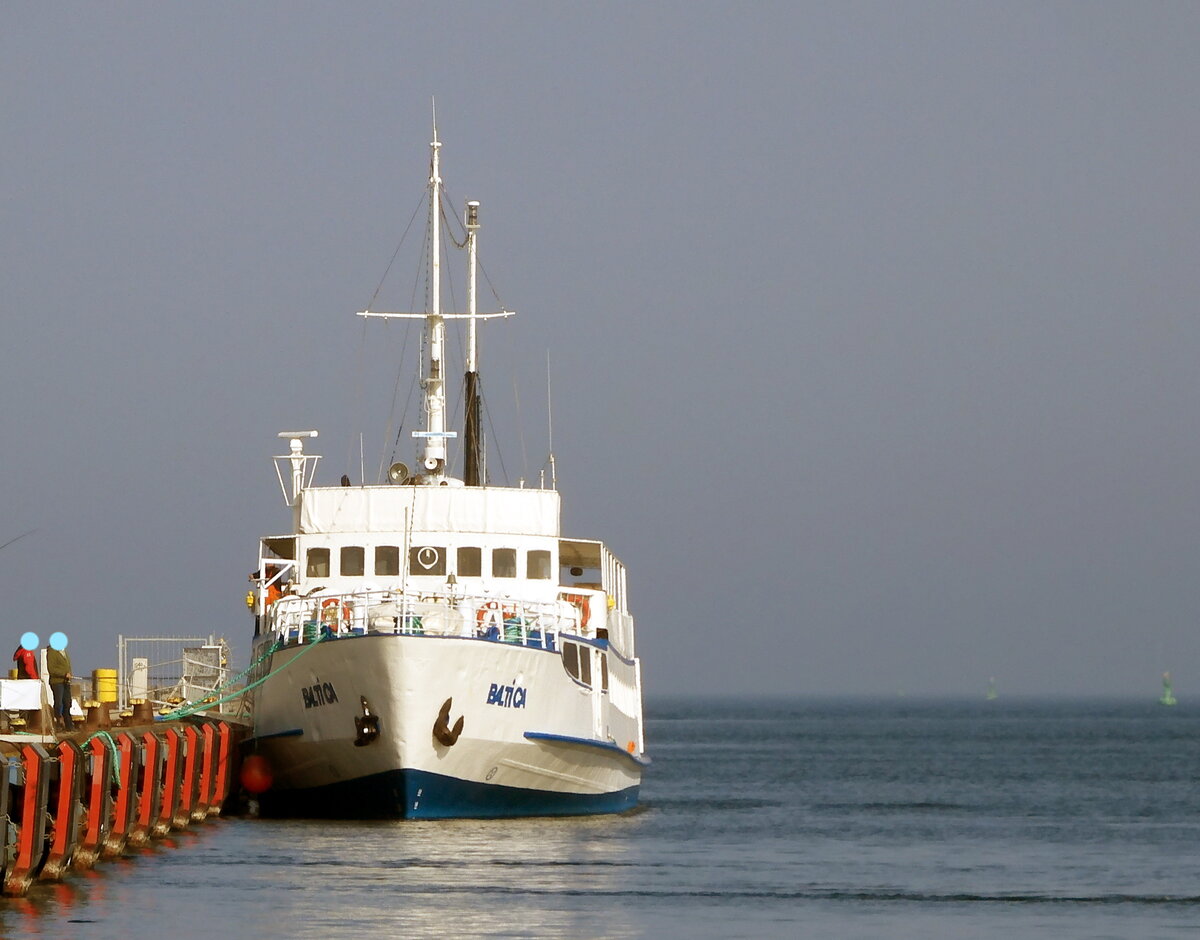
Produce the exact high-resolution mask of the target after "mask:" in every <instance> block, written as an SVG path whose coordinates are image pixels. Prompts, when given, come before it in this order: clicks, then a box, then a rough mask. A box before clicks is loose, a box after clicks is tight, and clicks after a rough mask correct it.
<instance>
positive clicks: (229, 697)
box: [158, 629, 333, 721]
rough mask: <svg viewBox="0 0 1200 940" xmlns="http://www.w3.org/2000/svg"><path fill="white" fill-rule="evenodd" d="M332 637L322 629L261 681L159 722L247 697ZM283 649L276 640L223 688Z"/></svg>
mask: <svg viewBox="0 0 1200 940" xmlns="http://www.w3.org/2000/svg"><path fill="white" fill-rule="evenodd" d="M332 636H333V634H331V633H329V632H328V631H326V630H324V629H322V630H321V631H320V633H318V634H317V638H316V639H315V640H313V641H312V642H311V643H310V644H308V645H307V646H306V647H305V648H304V649H302V650H301V651H300V652H299V653H297V654H296V655H295V656H293V657H292V658H291V659H289V660H288V661H287V662H286V663H284V664H283V665H282V666H280V667H279V668H278V669H272V670H271V671H270V672H268V673H267V674H266V675H265V676H263V677H262V678H261V679H256V680H255V681H254V682H251V683H250V684H249V685H247V686H243V687H242V688H240V689H236V690H234V691H233V692H230V693H229V694H228V695H224V696H222V697H220V698H218V699H214V700H211V701H210V700H209V699H205V700H203V701H201V702H188V703H186V704H184V705H181V706H180V707H179V708H177V709H176V710H175V711H173V712H169V713H167V714H165V715H160V716H159V719H158V720H159V721H177V720H178V719H180V718H186V717H187V716H188V715H194V714H196V712H202V711H208V710H209V709H212V708H214V707H216V706H217V705H221V704H224V703H225V702H228V701H231V700H233V699H235V698H238V697H239V696H242V695H245V694H246V693H247V692H249V691H250V690H252V689H256V688H258V687H259V686H260V685H262V684H263V683H264V682H266V681H267V680H268V679H270V678H271V677H272V676H274V675H277V674H278V673H280V672H282V671H283V670H284V669H286V668H287V667H288V666H290V665H291V664H292V663H294V662H295V661H296V660H297V659H299V658H300V657H301V656H303V655H304V654H305V653H307V652H308V651H309V650H311V649H313V648H315V647H316V645H317V644H318V643H322V642H324V641H325V640H328V639H330V638H332ZM281 649H284V646H283V644H281V643H280V642H279V640H276V641H275V642H274V643H272V644H271V647H270V648H269V649H268V650H267V651H266V653H264V654H263V655H262V656H260V657H259V658H258V659H257V660H256V661H255V662H253V663H251V664H250V666H248V667H247V668H246V669H245V670H244V671H243V672H242V673H241V674H240V675H239V676H237V677H235V678H234V679H231V680H230V681H229V682H227V683H225V685H224V686H223V688H228V687H229V685H230V684H231V683H232V682H235V681H237V679H238V678H241V677H242V676H245V675H248V674H249V673H250V671H251V670H252V669H254V667H255V666H257V665H258V664H259V663H261V662H263V661H264V660H265V659H266V658H267V657H268V656H271V655H272V654H273V653H276V652H278V651H279V650H281ZM217 691H218V692H219V691H220V689H218V690H217Z"/></svg>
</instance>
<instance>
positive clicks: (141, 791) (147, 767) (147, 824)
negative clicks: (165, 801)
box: [129, 731, 164, 846]
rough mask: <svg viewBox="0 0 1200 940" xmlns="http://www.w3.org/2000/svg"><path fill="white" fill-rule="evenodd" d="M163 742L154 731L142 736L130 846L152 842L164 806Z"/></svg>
mask: <svg viewBox="0 0 1200 940" xmlns="http://www.w3.org/2000/svg"><path fill="white" fill-rule="evenodd" d="M163 763H164V761H163V741H162V738H160V737H159V736H158V735H157V734H155V733H154V732H153V731H147V732H145V733H144V734H143V735H142V768H141V774H140V781H139V783H140V786H139V787H138V806H137V816H136V818H135V820H134V824H133V828H132V829H131V830H130V831H129V844H130V845H134V846H142V845H145V844H146V843H147V842H149V841H150V833H151V830H152V828H153V826H154V821H155V819H156V818H157V817H158V809H159V806H160V805H161V804H162V776H163Z"/></svg>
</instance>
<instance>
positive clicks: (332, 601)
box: [321, 597, 350, 627]
mask: <svg viewBox="0 0 1200 940" xmlns="http://www.w3.org/2000/svg"><path fill="white" fill-rule="evenodd" d="M339 608H340V610H339ZM339 619H340V620H341V622H342V623H347V624H348V623H349V622H350V605H349V604H344V603H342V601H341V598H337V597H327V598H325V600H323V601H321V622H322V623H325V624H328V625H329V626H331V627H336V626H337V624H338V620H339Z"/></svg>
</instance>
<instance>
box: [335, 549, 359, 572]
mask: <svg viewBox="0 0 1200 940" xmlns="http://www.w3.org/2000/svg"><path fill="white" fill-rule="evenodd" d="M364 557H365V553H364V552H363V549H362V546H361V545H345V546H343V547H342V558H341V567H340V568H339V569H338V571H339V572H340V573H341V574H342V575H344V576H348V577H357V576H360V575H362V573H363V571H364V570H365V568H364V567H363V562H364Z"/></svg>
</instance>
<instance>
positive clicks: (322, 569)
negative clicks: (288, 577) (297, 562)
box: [304, 548, 329, 578]
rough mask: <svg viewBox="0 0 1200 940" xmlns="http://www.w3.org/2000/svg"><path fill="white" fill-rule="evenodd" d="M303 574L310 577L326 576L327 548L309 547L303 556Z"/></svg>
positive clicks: (327, 575)
mask: <svg viewBox="0 0 1200 940" xmlns="http://www.w3.org/2000/svg"><path fill="white" fill-rule="evenodd" d="M304 574H305V575H306V576H307V577H310V578H328V577H329V549H327V548H310V549H309V550H308V553H307V555H306V556H305V565H304Z"/></svg>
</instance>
